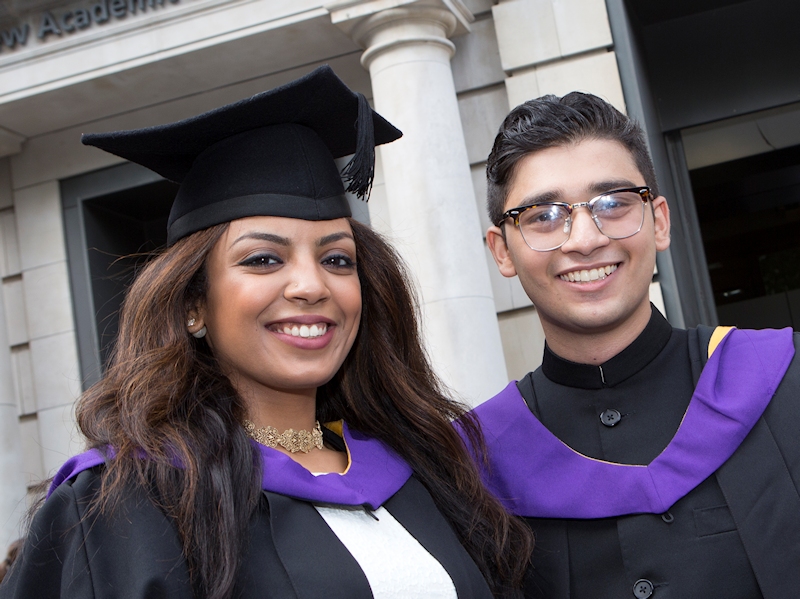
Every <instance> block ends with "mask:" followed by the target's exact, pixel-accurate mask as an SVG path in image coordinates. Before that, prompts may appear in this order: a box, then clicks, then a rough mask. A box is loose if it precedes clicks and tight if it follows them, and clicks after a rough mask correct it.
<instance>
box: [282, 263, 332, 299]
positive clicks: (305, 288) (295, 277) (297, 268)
mask: <svg viewBox="0 0 800 599" xmlns="http://www.w3.org/2000/svg"><path fill="white" fill-rule="evenodd" d="M325 274H326V272H325V270H324V268H323V267H322V265H321V264H319V263H318V262H317V261H316V259H313V258H310V259H303V260H298V261H297V262H296V263H295V264H294V265H293V266H292V269H291V272H290V273H289V280H288V282H287V284H286V287H285V288H284V292H283V296H284V298H286V299H287V300H289V301H293V302H304V303H306V304H317V303H319V302H323V301H325V300H326V299H328V298H329V297H330V295H331V293H330V289H329V288H328V284H327V282H326V279H325Z"/></svg>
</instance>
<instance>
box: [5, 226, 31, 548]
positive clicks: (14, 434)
mask: <svg viewBox="0 0 800 599" xmlns="http://www.w3.org/2000/svg"><path fill="white" fill-rule="evenodd" d="M2 241H3V240H2V238H1V237H0V243H2ZM12 380H13V379H12V375H11V352H10V350H9V347H8V334H7V332H6V311H5V305H4V301H3V293H2V289H0V481H2V483H0V559H3V558H4V557H5V552H6V548H7V547H8V544H9V543H10V542H11V541H13V540H14V539H16V538H17V537H19V536H20V532H21V530H20V523H21V521H22V517H23V515H24V513H25V509H26V505H25V495H26V493H27V489H26V487H25V479H24V477H23V474H22V440H21V437H20V432H19V416H18V408H17V400H16V396H15V394H14V387H13V384H12Z"/></svg>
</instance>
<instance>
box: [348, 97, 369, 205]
mask: <svg viewBox="0 0 800 599" xmlns="http://www.w3.org/2000/svg"><path fill="white" fill-rule="evenodd" d="M356 96H358V118H357V119H356V122H355V128H356V152H355V154H353V157H352V158H351V159H350V162H348V163H347V165H346V166H345V167H344V169H342V177H344V180H345V181H346V182H347V189H346V191H348V192H350V193H354V194H356V196H358V198H359V199H362V200H364V201H367V202H368V201H369V193H370V190H371V189H372V180H373V178H374V177H375V130H374V127H373V124H372V108H371V107H370V105H369V102H367V99H366V98H365V97H364V95H363V94H359V93H356Z"/></svg>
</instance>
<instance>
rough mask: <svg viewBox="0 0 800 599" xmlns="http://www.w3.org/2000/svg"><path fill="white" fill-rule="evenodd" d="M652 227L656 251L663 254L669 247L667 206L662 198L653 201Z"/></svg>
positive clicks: (665, 200)
mask: <svg viewBox="0 0 800 599" xmlns="http://www.w3.org/2000/svg"><path fill="white" fill-rule="evenodd" d="M653 226H654V229H655V237H656V250H658V251H659V252H663V251H664V250H666V249H667V248H668V247H669V241H670V237H669V227H670V224H669V206H668V205H667V199H666V198H665V197H664V196H658V197H657V198H656V199H655V200H653Z"/></svg>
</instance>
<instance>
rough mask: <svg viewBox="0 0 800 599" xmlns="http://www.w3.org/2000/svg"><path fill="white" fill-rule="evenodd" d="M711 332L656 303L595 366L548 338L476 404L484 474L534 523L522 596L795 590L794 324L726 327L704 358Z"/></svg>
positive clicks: (744, 594)
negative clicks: (666, 315)
mask: <svg viewBox="0 0 800 599" xmlns="http://www.w3.org/2000/svg"><path fill="white" fill-rule="evenodd" d="M711 332H712V331H711V329H708V328H701V329H697V330H690V331H684V330H678V329H672V328H671V327H670V326H669V325H668V323H666V321H665V320H664V319H663V317H662V316H661V315H660V314H659V313H658V312H657V311H654V313H653V317H652V318H651V321H650V323H649V324H648V326H647V328H646V329H645V331H644V332H643V333H642V335H640V337H639V338H638V339H637V340H636V341H635V342H634V343H633V344H632V345H631V346H629V347H628V348H627V349H626V350H624V351H623V352H621V353H620V354H619V355H617V356H615V357H614V358H612V359H611V360H610V361H609V362H607V363H606V364H603V365H602V366H601V367H594V366H587V365H582V364H575V363H571V362H568V361H566V360H562V359H561V358H559V357H558V356H555V355H554V354H552V352H550V351H549V350H547V351H546V354H545V359H544V361H543V364H542V367H541V368H540V369H538V370H537V371H535V372H533V373H531V374H529V375H528V376H526V377H525V378H524V379H523V380H522V381H520V382H519V383H518V384H515V385H510V386H509V387H508V388H507V389H506V390H504V391H503V392H502V393H501V394H499V395H498V396H497V397H496V398H493V399H492V400H490V401H489V402H487V403H486V404H483V405H482V406H479V407H478V408H477V409H476V413H477V415H478V417H479V419H480V420H481V422H482V424H483V425H484V432H485V434H486V436H487V443H488V444H489V450H490V468H489V469H488V470H487V471H486V472H485V473H484V474H485V476H486V481H487V484H488V485H489V486H490V488H492V490H493V491H494V492H495V494H497V496H498V497H499V498H500V499H501V501H503V502H504V504H505V505H506V507H507V508H508V509H509V510H510V511H512V512H513V513H516V514H518V515H521V516H524V517H526V519H527V521H528V523H529V524H530V526H531V527H532V528H533V530H534V532H535V534H536V540H537V545H536V549H535V550H534V555H533V569H532V572H531V575H530V576H529V579H528V581H527V584H526V596H527V597H536V598H538V597H547V598H553V599H562V598H563V599H566V598H568V597H570V598H574V599H583V598H589V597H591V598H592V599H596V598H599V599H603V598H605V597H609V598H612V597H614V598H617V597H631V596H633V597H639V598H640V599H646V598H648V597H654V598H656V599H670V598H672V599H675V598H681V599H695V598H697V599H700V598H701V597H702V598H707V597H725V598H726V599H758V598H760V597H767V598H768V599H777V597H785V596H792V595H793V594H794V593H795V592H796V591H795V590H794V589H797V588H798V585H800V517H798V514H800V496H798V489H800V440H798V436H797V434H796V432H792V431H793V430H794V431H796V430H798V428H797V427H799V426H800V405H798V403H797V400H798V390H799V389H800V366H798V361H797V360H795V359H793V356H794V354H795V351H794V345H793V338H792V333H791V331H788V330H787V331H777V332H776V331H770V332H758V331H733V332H731V333H730V334H728V336H726V337H725V338H724V339H723V340H722V342H721V343H720V344H719V347H718V349H717V350H716V351H715V352H714V354H713V355H712V356H711V358H709V359H708V363H707V364H705V361H706V357H707V350H708V345H709V340H710V337H711ZM795 337H796V336H795ZM795 341H796V340H795Z"/></svg>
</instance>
